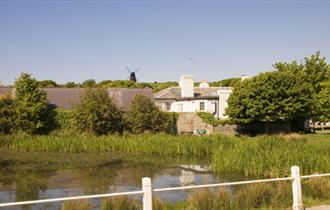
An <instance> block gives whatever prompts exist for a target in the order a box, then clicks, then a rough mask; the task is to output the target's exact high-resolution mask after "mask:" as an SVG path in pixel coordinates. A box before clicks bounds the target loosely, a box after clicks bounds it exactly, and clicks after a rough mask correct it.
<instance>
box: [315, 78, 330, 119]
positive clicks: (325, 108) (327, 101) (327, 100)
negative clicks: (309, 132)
mask: <svg viewBox="0 0 330 210" xmlns="http://www.w3.org/2000/svg"><path fill="white" fill-rule="evenodd" d="M316 106H317V116H318V118H317V121H319V122H329V121H330V79H329V80H328V81H327V82H323V83H322V90H321V91H320V92H319V93H318V94H317V96H316Z"/></svg>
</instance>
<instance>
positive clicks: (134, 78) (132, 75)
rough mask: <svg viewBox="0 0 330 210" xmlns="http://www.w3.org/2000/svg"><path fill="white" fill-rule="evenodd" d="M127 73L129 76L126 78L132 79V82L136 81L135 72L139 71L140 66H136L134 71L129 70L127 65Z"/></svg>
mask: <svg viewBox="0 0 330 210" xmlns="http://www.w3.org/2000/svg"><path fill="white" fill-rule="evenodd" d="M126 69H127V71H128V73H129V76H128V77H127V79H129V80H130V81H133V82H137V79H136V76H135V74H136V73H137V72H138V71H140V68H137V69H136V70H135V71H131V70H130V69H129V68H128V67H126Z"/></svg>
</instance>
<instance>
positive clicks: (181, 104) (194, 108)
mask: <svg viewBox="0 0 330 210" xmlns="http://www.w3.org/2000/svg"><path fill="white" fill-rule="evenodd" d="M200 102H204V110H201V109H200V108H201V107H200ZM217 103H218V101H217V100H216V99H212V100H207V99H204V100H186V101H173V102H172V103H171V109H170V112H200V111H205V112H210V113H215V112H216V111H217V107H216V106H217ZM158 106H159V107H160V108H161V109H162V110H164V111H167V110H166V104H165V102H161V103H158Z"/></svg>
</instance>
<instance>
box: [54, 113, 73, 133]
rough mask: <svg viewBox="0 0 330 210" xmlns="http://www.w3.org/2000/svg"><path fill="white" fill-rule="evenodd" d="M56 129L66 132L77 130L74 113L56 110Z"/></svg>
mask: <svg viewBox="0 0 330 210" xmlns="http://www.w3.org/2000/svg"><path fill="white" fill-rule="evenodd" d="M55 120H56V127H57V128H59V129H64V130H71V129H74V128H75V121H74V113H73V111H72V110H69V109H62V108H56V109H55Z"/></svg>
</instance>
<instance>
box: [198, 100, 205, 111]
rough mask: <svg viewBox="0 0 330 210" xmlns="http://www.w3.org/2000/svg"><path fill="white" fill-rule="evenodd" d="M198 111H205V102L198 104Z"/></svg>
mask: <svg viewBox="0 0 330 210" xmlns="http://www.w3.org/2000/svg"><path fill="white" fill-rule="evenodd" d="M199 110H200V111H204V110H205V102H204V101H203V102H199Z"/></svg>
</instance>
